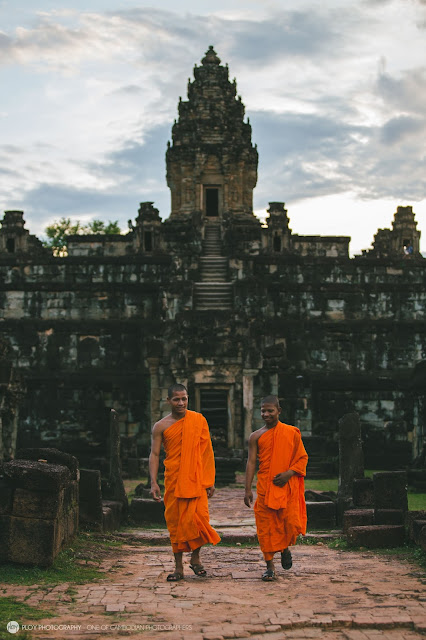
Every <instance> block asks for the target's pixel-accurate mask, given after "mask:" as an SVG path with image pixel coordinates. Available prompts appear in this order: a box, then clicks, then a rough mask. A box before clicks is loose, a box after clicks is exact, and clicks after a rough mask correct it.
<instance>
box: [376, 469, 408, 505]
mask: <svg viewBox="0 0 426 640" xmlns="http://www.w3.org/2000/svg"><path fill="white" fill-rule="evenodd" d="M373 486H374V507H375V508H376V509H402V510H403V511H404V512H405V511H407V510H408V497H407V472H406V471H379V472H377V473H374V474H373Z"/></svg>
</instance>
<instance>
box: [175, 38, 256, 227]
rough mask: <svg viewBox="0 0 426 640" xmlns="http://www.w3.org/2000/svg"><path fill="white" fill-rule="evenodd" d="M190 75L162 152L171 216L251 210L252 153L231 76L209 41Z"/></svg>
mask: <svg viewBox="0 0 426 640" xmlns="http://www.w3.org/2000/svg"><path fill="white" fill-rule="evenodd" d="M194 78H195V79H194V80H193V81H192V82H191V81H190V80H189V81H188V100H187V101H183V100H181V99H180V101H179V118H178V120H177V122H176V121H175V123H174V125H173V129H172V140H173V143H172V145H170V143H169V146H168V149H167V154H166V164H167V184H168V186H169V188H170V190H171V217H172V218H173V217H174V216H178V215H181V216H185V214H193V213H194V212H201V214H202V217H203V219H204V221H206V220H210V221H214V220H217V221H221V219H222V218H223V217H224V216H225V215H226V216H231V217H233V216H236V217H240V216H242V217H243V218H244V217H246V216H247V215H248V216H252V215H253V189H254V187H255V186H256V182H257V163H258V153H257V149H256V148H255V147H254V146H253V145H252V143H251V126H250V123H249V122H248V121H247V122H244V105H243V103H242V102H241V98H240V96H238V97H237V96H236V93H237V87H236V82H235V80H234V81H233V82H230V81H229V73H228V67H227V66H226V67H224V66H222V65H221V64H220V59H219V58H218V56H217V55H216V52H215V51H214V49H213V47H212V46H211V47H209V50H208V51H207V53H206V55H205V57H204V58H203V60H202V64H201V66H199V67H198V66H195V67H194Z"/></svg>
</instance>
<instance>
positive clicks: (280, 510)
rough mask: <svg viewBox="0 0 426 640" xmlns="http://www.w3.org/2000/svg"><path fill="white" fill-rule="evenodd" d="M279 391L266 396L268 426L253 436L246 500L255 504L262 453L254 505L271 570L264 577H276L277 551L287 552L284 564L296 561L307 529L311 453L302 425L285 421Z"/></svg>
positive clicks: (263, 404) (263, 411)
mask: <svg viewBox="0 0 426 640" xmlns="http://www.w3.org/2000/svg"><path fill="white" fill-rule="evenodd" d="M280 413H281V407H280V402H279V400H278V398H277V396H267V397H266V398H263V399H262V402H261V408H260V415H261V416H262V419H263V421H264V422H265V424H264V426H263V427H262V428H261V429H258V430H257V431H254V432H253V433H252V434H251V435H250V438H249V449H248V460H247V467H246V481H245V496H244V503H245V504H246V505H247V507H251V505H252V504H253V492H252V489H251V487H252V482H253V478H254V474H255V470H256V458H257V457H258V458H259V471H258V474H257V487H256V491H257V499H256V502H255V504H254V514H255V518H256V529H257V537H258V540H259V544H260V548H261V550H262V553H263V557H264V558H265V561H266V571H265V573H264V574H263V575H262V580H264V581H265V582H269V581H272V580H275V578H276V576H275V566H274V555H275V553H276V552H277V551H279V552H280V553H281V566H282V568H283V569H290V568H291V567H292V564H293V560H292V557H291V552H290V549H289V548H288V547H289V546H291V545H294V544H296V540H297V536H298V535H299V534H300V533H302V534H305V533H306V504H305V487H304V479H303V478H304V476H305V475H306V464H307V462H308V455H307V453H306V451H305V447H304V446H303V443H302V436H301V433H300V431H299V429H297V428H296V427H292V426H291V425H289V424H284V423H283V422H280V421H279V416H280Z"/></svg>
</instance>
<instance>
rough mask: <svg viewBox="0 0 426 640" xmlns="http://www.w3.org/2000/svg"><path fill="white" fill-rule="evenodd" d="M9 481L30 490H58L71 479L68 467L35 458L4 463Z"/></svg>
mask: <svg viewBox="0 0 426 640" xmlns="http://www.w3.org/2000/svg"><path fill="white" fill-rule="evenodd" d="M3 473H4V477H5V479H6V481H7V482H10V483H12V484H13V486H14V487H16V488H19V489H28V490H29V491H45V492H52V493H54V492H57V491H59V490H60V489H62V487H64V486H65V485H66V484H68V483H69V482H70V480H71V473H70V471H69V469H68V468H67V467H64V466H62V465H58V464H46V463H45V462H36V461H33V460H11V461H10V462H5V463H4V465H3Z"/></svg>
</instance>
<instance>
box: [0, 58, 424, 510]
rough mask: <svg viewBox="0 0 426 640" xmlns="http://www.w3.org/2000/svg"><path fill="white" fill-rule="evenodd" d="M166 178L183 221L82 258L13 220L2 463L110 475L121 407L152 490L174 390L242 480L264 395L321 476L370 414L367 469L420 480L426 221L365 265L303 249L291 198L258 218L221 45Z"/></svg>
mask: <svg viewBox="0 0 426 640" xmlns="http://www.w3.org/2000/svg"><path fill="white" fill-rule="evenodd" d="M166 164H167V176H166V177H167V184H168V186H169V188H170V192H171V210H170V212H162V216H161V217H160V213H159V211H158V210H157V209H156V208H155V206H154V203H152V202H142V203H141V204H140V207H139V211H138V215H137V217H136V220H135V221H133V222H131V224H130V229H129V231H128V232H127V233H124V234H118V235H112V236H107V235H86V236H80V235H76V236H72V237H70V239H69V245H68V255H66V256H62V257H55V256H53V255H52V253H51V252H49V251H48V250H47V249H45V248H43V246H42V245H41V243H40V241H39V240H38V239H37V238H35V237H34V236H33V235H31V234H30V233H29V231H28V230H26V228H25V223H24V218H23V212H22V211H6V212H5V215H4V218H3V220H2V226H1V229H0V322H1V325H0V326H1V344H2V345H3V346H2V348H1V349H0V425H1V429H0V451H1V456H2V457H3V458H4V459H5V460H9V459H10V458H12V457H13V456H14V455H15V452H16V448H17V447H20V448H24V447H39V446H49V447H57V448H58V449H61V450H62V451H66V452H68V453H69V454H71V455H73V456H75V457H77V458H78V461H79V463H80V467H81V468H84V469H95V470H96V469H97V470H99V471H100V472H101V473H102V474H103V475H106V474H107V473H108V465H109V449H108V438H109V416H110V411H111V408H113V409H115V411H116V412H117V419H118V425H119V430H120V433H121V439H122V457H123V464H124V470H125V471H127V472H129V470H130V469H131V472H132V474H134V475H135V476H137V475H138V473H140V472H141V465H142V464H145V463H144V462H142V461H144V460H146V457H147V454H148V448H149V441H150V429H151V426H152V424H153V423H154V422H155V421H156V420H158V419H159V418H160V417H161V416H162V415H164V413H165V412H166V411H167V406H166V402H165V400H166V396H167V387H168V386H169V385H170V384H171V383H173V382H175V381H178V382H182V383H184V384H186V385H187V386H188V389H189V395H190V408H192V409H195V410H200V411H202V412H203V413H204V414H205V415H206V417H207V419H208V421H209V424H210V426H211V431H212V436H213V440H214V447H215V452H216V455H217V457H218V458H219V459H221V460H222V461H223V463H222V462H221V465H222V469H223V474H224V475H226V478H227V479H228V480H229V479H232V469H234V468H238V467H239V466H241V461H242V458H243V451H244V448H245V446H246V442H247V438H248V435H249V434H250V432H251V431H252V429H253V428H254V427H255V428H256V427H258V426H260V416H259V412H258V408H259V405H260V398H261V397H262V396H263V395H264V394H265V393H275V394H278V395H279V396H280V398H282V399H283V403H284V413H283V415H284V416H285V420H286V421H287V422H289V423H291V424H294V425H297V426H298V427H299V428H300V429H301V430H302V433H303V437H304V441H305V443H306V447H307V449H308V451H309V452H310V453H312V464H313V463H314V461H315V458H316V462H315V464H317V465H319V466H318V469H319V470H320V466H321V464H324V465H328V468H330V467H332V466H333V465H334V467H335V466H336V462H337V451H336V434H337V433H338V428H339V427H338V421H339V419H340V418H341V416H342V415H344V414H349V413H354V412H355V413H357V414H358V415H359V420H360V425H361V431H362V440H363V448H364V456H365V464H366V466H368V467H369V468H375V469H392V468H393V469H401V468H405V467H406V466H409V465H410V464H411V461H412V460H413V459H414V458H416V457H418V456H419V455H420V452H421V451H422V447H423V442H424V438H425V423H426V403H425V388H426V385H425V384H424V369H425V363H426V323H425V308H426V307H425V297H426V292H425V288H424V282H425V273H426V261H425V260H424V258H423V257H422V255H421V253H420V248H419V240H420V232H419V231H418V230H417V226H416V225H417V223H416V221H415V215H414V213H413V210H412V207H411V206H404V207H401V206H398V207H397V210H396V213H395V216H394V221H393V223H392V228H390V229H387V230H380V231H379V232H378V234H377V235H376V237H375V240H374V245H373V248H372V249H370V250H366V251H364V252H363V254H362V255H360V256H355V257H354V258H350V257H349V253H348V246H349V241H350V238H349V237H340V236H299V235H297V234H293V233H292V230H291V228H290V221H289V217H288V214H287V210H286V208H285V206H284V202H277V201H272V202H270V203H269V207H268V208H267V211H266V212H265V213H266V221H265V222H262V221H260V220H259V219H258V218H257V217H256V216H255V215H254V214H253V189H254V188H255V186H256V181H257V167H258V152H257V149H256V146H255V145H254V144H253V143H252V129H251V125H250V123H249V121H248V119H246V117H245V108H244V105H243V102H242V100H241V98H240V97H239V96H238V94H237V86H236V82H235V80H230V79H229V71H228V67H227V66H224V65H222V64H221V61H220V59H219V58H218V56H217V54H216V53H215V51H214V50H213V48H212V47H210V48H209V50H208V51H207V53H206V55H205V57H204V58H203V59H202V62H201V64H200V65H198V66H195V68H194V78H193V79H192V80H190V81H189V83H188V95H187V98H186V99H185V100H182V99H181V100H179V105H178V117H177V120H176V121H175V123H174V125H173V127H172V139H171V142H170V143H169V145H168V148H167V151H166ZM285 188H286V187H285V184H283V190H284V192H285ZM360 207H361V205H360ZM389 213H390V214H391V212H389ZM390 218H391V215H390ZM408 248H409V249H408ZM17 381H19V389H18V387H17V385H18V382H17ZM19 390H25V393H23V392H19ZM311 445H312V446H311ZM315 452H317V453H315ZM38 464H42V463H38ZM312 469H313V467H312ZM308 473H309V469H308ZM219 475H220V474H219ZM58 487H59V485H58ZM58 490H59V488H58ZM8 517H9V516H8ZM13 517H14V516H13Z"/></svg>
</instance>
